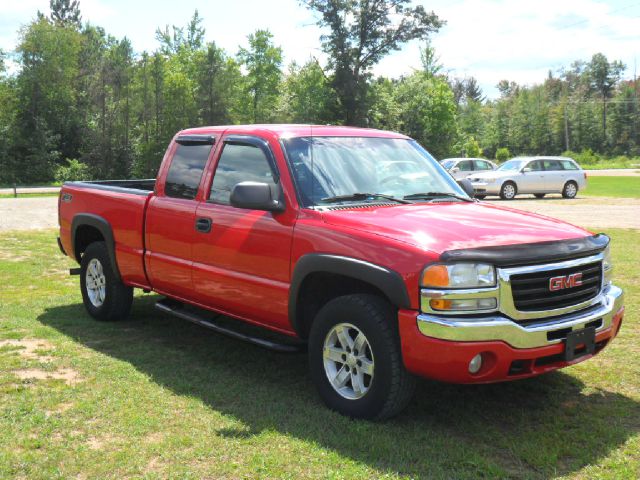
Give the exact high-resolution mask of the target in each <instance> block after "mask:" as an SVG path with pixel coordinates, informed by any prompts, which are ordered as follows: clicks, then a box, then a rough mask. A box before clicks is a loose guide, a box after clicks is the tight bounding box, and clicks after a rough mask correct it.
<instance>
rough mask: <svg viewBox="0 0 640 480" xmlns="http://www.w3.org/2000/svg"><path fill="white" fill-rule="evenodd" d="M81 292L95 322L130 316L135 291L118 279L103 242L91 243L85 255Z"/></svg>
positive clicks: (85, 305)
mask: <svg viewBox="0 0 640 480" xmlns="http://www.w3.org/2000/svg"><path fill="white" fill-rule="evenodd" d="M80 291H81V292H82V301H83V303H84V307H85V308H86V310H87V312H89V315H91V316H92V317H93V318H95V319H96V320H103V321H112V320H121V319H124V318H126V317H127V316H128V315H129V312H130V310H131V303H132V301H133V288H131V287H127V286H126V285H124V284H123V283H122V282H120V280H118V278H117V276H116V274H115V272H114V271H113V269H112V268H111V258H110V256H109V250H108V249H107V245H106V244H105V243H104V242H94V243H92V244H91V245H89V246H88V247H87V249H86V250H85V252H84V254H83V255H82V261H81V262H80Z"/></svg>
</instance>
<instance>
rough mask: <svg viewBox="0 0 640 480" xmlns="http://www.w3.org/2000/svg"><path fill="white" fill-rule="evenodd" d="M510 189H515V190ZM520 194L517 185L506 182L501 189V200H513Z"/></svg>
mask: <svg viewBox="0 0 640 480" xmlns="http://www.w3.org/2000/svg"><path fill="white" fill-rule="evenodd" d="M509 187H513V190H512V189H511V188H509ZM517 194H518V187H517V185H516V184H515V183H513V182H511V181H509V182H504V183H503V184H502V187H500V198H501V199H503V200H513V199H514V198H516V195H517Z"/></svg>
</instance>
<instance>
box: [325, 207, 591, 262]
mask: <svg viewBox="0 0 640 480" xmlns="http://www.w3.org/2000/svg"><path fill="white" fill-rule="evenodd" d="M322 215H323V219H324V221H325V222H326V223H328V224H330V225H335V226H339V227H342V228H352V229H354V230H360V231H364V232H368V233H372V234H377V235H382V236H385V237H388V238H392V239H395V240H398V241H400V242H404V243H407V244H410V245H413V246H415V247H417V248H419V249H422V250H425V251H431V252H434V253H437V254H441V253H443V252H445V251H447V250H457V249H462V248H478V247H487V246H497V245H513V244H522V243H536V242H547V241H553V240H568V239H573V238H581V237H585V236H588V235H591V234H590V233H589V232H588V231H586V230H584V229H582V228H579V227H576V226H573V225H570V224H568V223H566V222H563V221H561V220H556V219H553V218H549V217H544V216H542V215H537V214H533V213H528V212H523V211H520V210H514V209H510V208H504V207H498V206H494V205H491V204H488V203H484V202H480V203H468V202H446V203H445V202H438V203H416V204H412V205H397V206H384V207H372V208H355V209H353V210H347V209H345V210H334V211H325V212H323V213H322Z"/></svg>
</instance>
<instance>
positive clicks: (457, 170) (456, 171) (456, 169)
mask: <svg viewBox="0 0 640 480" xmlns="http://www.w3.org/2000/svg"><path fill="white" fill-rule="evenodd" d="M459 171H460V169H459V168H458V167H453V168H452V169H451V173H458V172H459Z"/></svg>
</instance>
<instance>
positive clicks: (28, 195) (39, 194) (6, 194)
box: [0, 192, 59, 198]
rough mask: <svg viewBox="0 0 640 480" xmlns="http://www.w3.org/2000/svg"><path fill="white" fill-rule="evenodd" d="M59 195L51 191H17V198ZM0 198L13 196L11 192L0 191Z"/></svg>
mask: <svg viewBox="0 0 640 480" xmlns="http://www.w3.org/2000/svg"><path fill="white" fill-rule="evenodd" d="M58 195H59V193H58V192H51V193H22V192H18V197H17V198H25V197H28V198H38V197H57V196H58ZM0 198H15V197H14V195H13V193H0Z"/></svg>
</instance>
